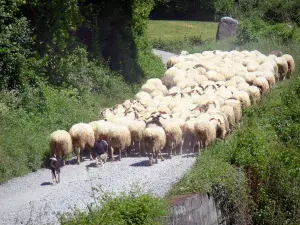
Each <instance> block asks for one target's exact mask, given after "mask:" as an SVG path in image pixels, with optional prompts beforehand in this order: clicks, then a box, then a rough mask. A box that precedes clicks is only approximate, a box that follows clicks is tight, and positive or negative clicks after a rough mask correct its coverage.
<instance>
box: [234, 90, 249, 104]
mask: <svg viewBox="0 0 300 225" xmlns="http://www.w3.org/2000/svg"><path fill="white" fill-rule="evenodd" d="M233 98H235V99H237V100H240V101H241V103H242V108H246V107H249V106H251V101H250V97H249V94H248V92H246V91H235V92H233Z"/></svg>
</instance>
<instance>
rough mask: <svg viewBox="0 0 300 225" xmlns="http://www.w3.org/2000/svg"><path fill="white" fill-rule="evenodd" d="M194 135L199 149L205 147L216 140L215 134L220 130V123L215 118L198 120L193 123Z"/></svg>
mask: <svg viewBox="0 0 300 225" xmlns="http://www.w3.org/2000/svg"><path fill="white" fill-rule="evenodd" d="M194 129H195V134H196V137H197V140H198V143H199V151H200V149H201V148H205V147H207V146H208V145H209V144H210V143H211V142H212V141H213V140H215V139H216V138H217V132H218V130H219V129H220V121H219V120H217V119H215V118H209V119H206V118H205V119H202V118H201V119H199V120H197V121H196V123H195V127H194Z"/></svg>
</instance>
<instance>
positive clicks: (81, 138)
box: [69, 123, 95, 165]
mask: <svg viewBox="0 0 300 225" xmlns="http://www.w3.org/2000/svg"><path fill="white" fill-rule="evenodd" d="M69 134H70V136H71V139H72V145H73V148H74V150H75V151H77V152H75V153H76V155H77V164H78V165H79V164H80V153H81V152H82V151H83V150H84V149H85V148H86V147H89V148H90V160H93V156H92V152H91V149H92V148H93V147H94V144H95V135H94V131H93V128H92V127H91V126H90V125H89V124H86V123H77V124H74V125H73V126H72V127H71V128H70V130H69ZM78 148H79V149H78Z"/></svg>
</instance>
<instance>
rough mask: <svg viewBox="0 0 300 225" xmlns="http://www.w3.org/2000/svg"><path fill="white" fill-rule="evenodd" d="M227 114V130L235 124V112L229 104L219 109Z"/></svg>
mask: <svg viewBox="0 0 300 225" xmlns="http://www.w3.org/2000/svg"><path fill="white" fill-rule="evenodd" d="M220 111H221V112H223V113H224V114H225V115H226V116H227V120H228V124H229V131H230V130H232V128H233V127H234V126H235V114H234V109H233V106H231V105H223V106H222V107H221V109H220Z"/></svg>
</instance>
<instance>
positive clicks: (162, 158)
mask: <svg viewBox="0 0 300 225" xmlns="http://www.w3.org/2000/svg"><path fill="white" fill-rule="evenodd" d="M158 151H159V154H160V158H161V161H164V160H165V158H164V157H163V156H162V154H161V149H159V150H158ZM157 156H158V153H156V161H157Z"/></svg>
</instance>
